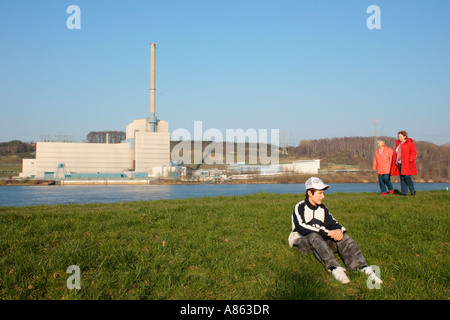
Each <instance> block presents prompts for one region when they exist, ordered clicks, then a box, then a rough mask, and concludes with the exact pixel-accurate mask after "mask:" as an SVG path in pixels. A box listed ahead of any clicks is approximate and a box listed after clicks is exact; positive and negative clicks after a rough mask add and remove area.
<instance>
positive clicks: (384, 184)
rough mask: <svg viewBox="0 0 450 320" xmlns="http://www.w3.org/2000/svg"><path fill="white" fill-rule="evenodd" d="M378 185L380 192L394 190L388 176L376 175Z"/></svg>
mask: <svg viewBox="0 0 450 320" xmlns="http://www.w3.org/2000/svg"><path fill="white" fill-rule="evenodd" d="M378 184H379V185H380V190H381V192H385V193H387V192H388V191H390V190H392V189H394V186H393V185H392V182H391V175H390V174H379V175H378Z"/></svg>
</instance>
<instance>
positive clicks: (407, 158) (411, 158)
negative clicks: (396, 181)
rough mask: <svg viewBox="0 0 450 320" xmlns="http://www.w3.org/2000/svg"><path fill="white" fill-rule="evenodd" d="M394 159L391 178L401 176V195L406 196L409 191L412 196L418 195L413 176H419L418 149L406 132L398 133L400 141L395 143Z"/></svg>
mask: <svg viewBox="0 0 450 320" xmlns="http://www.w3.org/2000/svg"><path fill="white" fill-rule="evenodd" d="M395 143H396V146H395V149H394V157H393V159H392V168H391V176H398V175H400V186H401V192H402V193H401V195H402V196H406V194H407V193H408V189H409V191H410V192H411V195H412V196H415V195H416V189H415V188H414V182H413V180H412V178H411V176H412V175H416V174H417V166H416V156H417V149H416V146H415V145H414V141H413V140H412V139H411V138H408V134H407V133H406V131H400V132H399V133H398V140H397V141H396V142H395Z"/></svg>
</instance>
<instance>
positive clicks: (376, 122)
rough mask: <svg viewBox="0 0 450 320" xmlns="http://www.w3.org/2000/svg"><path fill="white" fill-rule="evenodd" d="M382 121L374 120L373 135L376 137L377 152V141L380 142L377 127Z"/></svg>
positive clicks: (376, 146)
mask: <svg viewBox="0 0 450 320" xmlns="http://www.w3.org/2000/svg"><path fill="white" fill-rule="evenodd" d="M380 120H381V119H378V120H374V119H372V122H373V126H374V131H373V135H374V147H375V151H376V150H377V149H378V145H377V140H378V132H377V126H378V122H380Z"/></svg>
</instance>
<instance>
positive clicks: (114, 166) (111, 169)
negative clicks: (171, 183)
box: [20, 43, 170, 179]
mask: <svg viewBox="0 0 450 320" xmlns="http://www.w3.org/2000/svg"><path fill="white" fill-rule="evenodd" d="M155 47H156V45H155V44H154V43H152V44H150V49H151V55H150V57H151V58H150V62H151V68H150V116H149V117H147V118H145V119H137V120H134V121H133V122H131V123H130V124H128V125H127V126H126V140H125V141H122V142H121V143H81V142H37V143H36V159H24V160H23V164H22V173H21V174H20V176H21V177H34V178H55V179H58V178H65V177H67V176H70V177H77V176H78V177H102V176H104V177H117V176H128V177H134V176H141V177H148V176H154V177H161V176H165V175H167V173H168V170H167V169H169V167H170V133H169V125H168V123H167V122H166V121H162V120H158V119H157V118H156V115H155Z"/></svg>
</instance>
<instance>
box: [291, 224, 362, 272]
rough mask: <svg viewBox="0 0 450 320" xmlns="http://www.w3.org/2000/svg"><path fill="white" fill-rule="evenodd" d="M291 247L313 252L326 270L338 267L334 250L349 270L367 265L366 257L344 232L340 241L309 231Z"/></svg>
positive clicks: (304, 251)
mask: <svg viewBox="0 0 450 320" xmlns="http://www.w3.org/2000/svg"><path fill="white" fill-rule="evenodd" d="M293 247H294V248H296V249H297V250H299V251H300V252H303V253H314V255H315V256H316V258H317V259H318V260H319V261H320V262H322V263H323V265H324V266H325V269H327V270H330V269H333V268H336V267H339V263H338V262H337V260H336V258H335V256H334V253H335V252H339V254H340V255H341V257H342V260H343V261H344V263H345V266H346V267H347V268H349V269H351V270H356V269H358V268H362V267H366V266H367V262H366V259H365V258H364V256H363V254H362V253H361V250H360V249H359V247H358V245H357V244H356V242H355V241H354V240H353V239H352V238H350V236H349V235H347V234H346V233H344V237H343V238H342V240H341V241H334V240H332V239H331V238H330V239H327V240H325V239H324V238H322V236H321V235H319V234H318V233H316V232H311V233H310V234H308V235H307V236H305V237H301V238H299V239H297V240H296V241H295V242H294V245H293Z"/></svg>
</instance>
